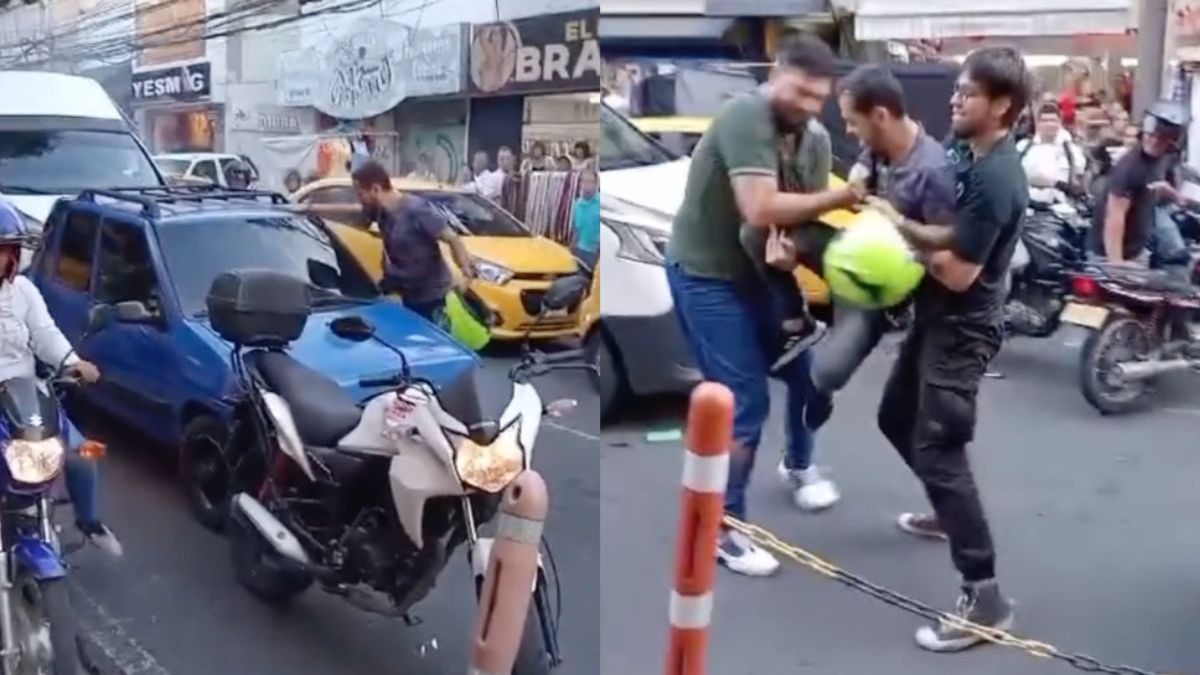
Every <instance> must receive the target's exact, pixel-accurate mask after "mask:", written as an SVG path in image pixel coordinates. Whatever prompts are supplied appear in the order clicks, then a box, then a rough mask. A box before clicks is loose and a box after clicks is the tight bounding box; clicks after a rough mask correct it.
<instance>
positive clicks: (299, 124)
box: [229, 104, 312, 136]
mask: <svg viewBox="0 0 1200 675" xmlns="http://www.w3.org/2000/svg"><path fill="white" fill-rule="evenodd" d="M232 108H233V112H232V114H231V116H230V121H229V126H230V129H232V130H233V131H253V132H258V133H261V134H268V135H271V136H288V135H295V134H299V133H302V132H304V130H305V127H306V122H307V121H308V118H309V117H311V116H312V111H311V110H303V109H298V108H284V107H281V106H274V105H258V106H243V105H237V104H235V105H233V106H232Z"/></svg>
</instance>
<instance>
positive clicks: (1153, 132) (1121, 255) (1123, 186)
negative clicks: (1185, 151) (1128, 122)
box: [1090, 102, 1183, 262]
mask: <svg viewBox="0 0 1200 675" xmlns="http://www.w3.org/2000/svg"><path fill="white" fill-rule="evenodd" d="M1174 105H1176V104H1172V103H1170V102H1160V103H1158V104H1155V105H1154V106H1152V107H1151V108H1150V109H1149V110H1147V111H1146V120H1145V121H1144V122H1143V130H1142V138H1141V142H1140V143H1139V145H1138V147H1136V148H1134V149H1132V150H1130V151H1129V152H1127V153H1125V156H1124V157H1122V158H1121V159H1120V161H1118V162H1117V164H1116V166H1114V167H1113V170H1112V173H1110V174H1109V176H1108V184H1107V186H1106V188H1105V190H1104V193H1103V194H1102V195H1100V199H1098V200H1097V202H1096V212H1095V214H1094V216H1093V217H1094V221H1093V223H1092V231H1091V236H1090V248H1091V250H1092V252H1093V253H1094V254H1096V255H1100V256H1103V257H1104V258H1106V259H1107V260H1109V261H1110V262H1123V261H1131V262H1146V261H1147V259H1148V257H1149V253H1148V246H1149V244H1150V242H1151V239H1152V237H1153V235H1154V210H1155V207H1156V206H1158V203H1159V202H1161V201H1165V200H1175V201H1178V200H1179V199H1180V196H1179V193H1178V192H1177V191H1176V190H1175V188H1174V187H1173V186H1172V184H1171V181H1169V180H1168V178H1169V177H1170V176H1169V175H1168V174H1169V171H1170V169H1171V168H1172V152H1171V151H1172V150H1174V149H1175V147H1176V145H1177V143H1178V142H1179V139H1180V137H1181V136H1182V134H1183V127H1182V125H1181V124H1179V122H1180V121H1181V119H1180V118H1177V117H1174V116H1173V115H1172V114H1171V113H1172V112H1174V110H1173V109H1172V106H1174ZM1180 117H1182V113H1180Z"/></svg>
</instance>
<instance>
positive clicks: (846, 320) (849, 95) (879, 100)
mask: <svg viewBox="0 0 1200 675" xmlns="http://www.w3.org/2000/svg"><path fill="white" fill-rule="evenodd" d="M838 89H839V95H838V104H839V106H840V107H841V112H842V119H843V120H845V123H846V132H847V133H848V134H849V135H851V136H853V137H855V138H857V139H859V141H861V142H862V144H863V145H864V146H865V148H866V150H865V151H864V152H863V154H862V156H861V157H859V159H858V162H857V163H856V164H855V166H854V167H853V168H852V169H851V171H850V176H851V178H850V180H851V181H857V182H861V183H862V184H863V190H864V192H866V193H867V194H870V195H874V196H876V197H880V198H882V199H883V200H885V202H886V204H887V207H886V208H887V209H888V210H890V211H893V212H899V214H901V215H903V216H904V217H906V218H911V219H913V220H916V221H919V222H922V223H933V224H949V223H952V222H953V221H954V176H953V174H952V173H951V171H950V164H949V162H948V161H947V159H946V151H945V149H944V148H943V147H942V144H941V143H939V142H938V141H936V140H934V139H933V138H932V137H930V136H928V135H927V134H926V133H925V131H924V130H923V129H922V128H921V125H920V124H918V123H917V122H916V121H915V120H913V119H912V118H911V117H909V116H908V112H907V109H906V105H905V100H904V89H903V88H902V87H901V85H900V81H899V80H897V79H896V77H895V76H894V75H892V74H891V73H890V72H888V71H887V70H886V69H884V68H882V67H880V66H875V65H865V66H860V67H859V68H858V69H856V70H855V71H854V72H852V73H850V74H849V75H848V76H846V77H845V78H843V79H842V81H841V82H840V83H839V85H838ZM905 306H907V305H905ZM836 311H837V313H836V315H835V318H836V320H835V321H834V324H833V329H832V331H831V332H830V335H829V336H828V337H827V338H826V339H825V340H824V341H822V342H820V343H819V344H817V346H815V347H814V348H813V357H812V358H813V365H812V374H813V385H814V390H815V395H814V397H813V399H812V400H810V401H809V405H808V407H807V408H806V413H807V414H806V416H805V421H806V423H807V424H808V426H809V428H811V429H814V430H815V429H818V428H820V427H821V426H822V425H823V424H824V423H825V421H826V420H827V419H828V417H829V414H830V413H831V412H832V400H833V399H832V397H833V394H834V393H836V392H838V391H840V390H841V389H842V387H844V386H845V385H846V383H847V382H849V380H850V377H851V376H852V375H853V374H854V372H855V371H857V370H858V367H859V366H860V365H862V362H863V360H865V359H866V358H867V355H868V354H870V353H871V351H872V350H873V349H874V348H875V345H877V344H878V343H879V340H880V339H881V338H882V337H883V335H884V333H886V332H887V330H888V327H889V325H891V323H892V319H891V318H889V316H888V313H887V312H879V311H866V310H861V309H857V308H853V307H843V306H841V305H840V304H839V305H838V306H837V308H836Z"/></svg>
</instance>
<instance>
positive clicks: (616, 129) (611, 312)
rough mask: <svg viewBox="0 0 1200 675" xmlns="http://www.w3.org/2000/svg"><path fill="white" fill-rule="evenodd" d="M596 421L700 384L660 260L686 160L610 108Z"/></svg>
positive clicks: (603, 181)
mask: <svg viewBox="0 0 1200 675" xmlns="http://www.w3.org/2000/svg"><path fill="white" fill-rule="evenodd" d="M600 131H601V136H600V138H601V140H600V224H601V225H600V260H601V262H600V264H599V268H600V269H602V270H604V273H603V274H602V275H600V298H601V300H600V321H599V322H598V329H597V330H596V332H595V333H594V334H593V335H592V336H589V338H590V339H592V340H593V341H596V342H597V343H598V344H597V345H596V348H597V350H598V355H599V362H600V378H599V380H600V399H601V414H602V415H603V416H605V417H607V416H610V415H611V414H612V412H613V411H614V410H615V409H616V408H617V407H618V406H619V405H620V404H621V403H622V402H623V401H624V400H626V399H627V398H628V397H630V396H644V395H649V394H661V393H674V392H686V391H688V390H689V389H690V388H691V387H692V386H693V385H694V384H695V383H696V382H697V381H699V379H700V374H699V372H698V371H697V370H696V368H695V364H694V362H693V360H692V356H691V352H690V350H689V349H688V347H687V344H686V343H685V342H684V340H683V334H682V332H681V330H680V327H679V322H678V320H677V319H676V318H675V312H674V305H673V303H672V301H671V292H670V289H669V288H668V286H667V277H666V270H665V268H664V266H663V265H664V253H665V251H666V244H667V240H668V238H669V237H670V232H671V221H672V219H673V218H674V216H675V212H676V211H677V210H678V209H679V206H680V204H681V203H682V202H683V191H684V185H685V183H686V181H687V172H688V166H689V160H688V159H687V158H686V157H677V156H676V155H674V154H673V153H671V152H670V151H668V150H666V149H665V148H663V147H662V146H660V145H659V144H657V143H655V142H654V141H653V140H651V139H650V138H649V137H647V136H646V135H645V134H643V133H642V132H640V131H638V129H637V128H636V127H634V126H633V124H631V123H630V122H629V120H627V119H625V118H624V117H622V116H621V115H620V114H619V113H617V112H616V111H615V110H613V109H612V108H609V107H608V106H602V107H601V113H600Z"/></svg>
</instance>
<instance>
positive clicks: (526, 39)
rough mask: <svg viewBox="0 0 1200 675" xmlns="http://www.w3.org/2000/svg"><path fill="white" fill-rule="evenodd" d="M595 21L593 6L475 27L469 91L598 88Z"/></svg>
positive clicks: (488, 93)
mask: <svg viewBox="0 0 1200 675" xmlns="http://www.w3.org/2000/svg"><path fill="white" fill-rule="evenodd" d="M599 22H600V10H599V8H597V9H592V10H584V11H578V12H564V13H562V14H548V15H543V16H535V17H530V18H527V19H521V20H518V21H501V22H498V23H489V24H482V25H477V26H475V29H474V31H473V34H472V36H471V92H472V93H473V94H476V95H496V94H501V95H502V94H521V93H532V92H554V91H597V90H599V89H600V40H599V33H598V31H597V28H598V24H599Z"/></svg>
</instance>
